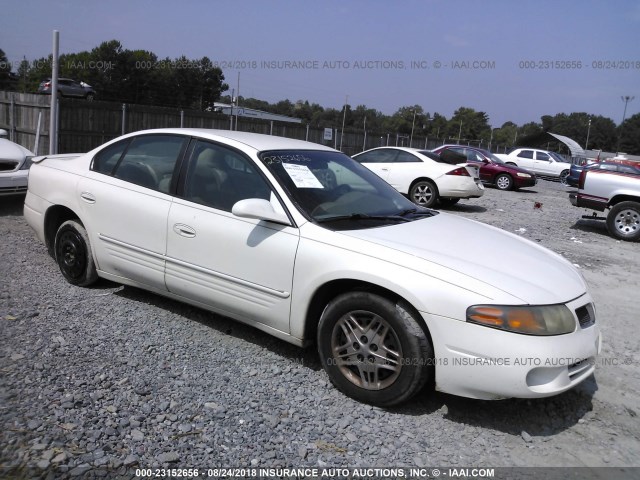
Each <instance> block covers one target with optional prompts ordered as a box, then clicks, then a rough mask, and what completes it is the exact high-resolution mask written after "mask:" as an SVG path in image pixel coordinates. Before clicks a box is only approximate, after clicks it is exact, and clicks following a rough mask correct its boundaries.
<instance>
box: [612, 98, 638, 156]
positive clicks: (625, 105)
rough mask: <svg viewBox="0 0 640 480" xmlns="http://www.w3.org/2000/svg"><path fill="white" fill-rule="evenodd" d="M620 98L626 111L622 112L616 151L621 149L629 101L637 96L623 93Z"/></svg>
mask: <svg viewBox="0 0 640 480" xmlns="http://www.w3.org/2000/svg"><path fill="white" fill-rule="evenodd" d="M620 98H621V99H622V101H623V102H624V112H623V113H622V122H621V123H620V135H618V147H617V148H616V153H618V152H619V151H620V142H621V141H622V124H623V123H624V121H625V119H626V118H627V105H629V102H631V101H633V99H634V98H636V97H632V96H629V95H623V96H622V97H620Z"/></svg>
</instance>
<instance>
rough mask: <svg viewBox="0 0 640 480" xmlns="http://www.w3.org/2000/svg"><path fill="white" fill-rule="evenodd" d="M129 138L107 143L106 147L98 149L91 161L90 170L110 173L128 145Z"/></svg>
mask: <svg viewBox="0 0 640 480" xmlns="http://www.w3.org/2000/svg"><path fill="white" fill-rule="evenodd" d="M129 142H130V139H126V140H123V141H121V142H116V143H114V144H113V145H109V146H108V147H107V148H105V149H103V150H100V151H99V152H98V153H97V154H96V156H95V157H93V162H92V163H91V170H93V171H95V172H100V173H106V174H107V175H111V174H112V173H113V169H114V168H115V166H116V164H117V163H118V160H120V157H121V156H122V154H123V153H124V150H125V149H126V148H127V145H129Z"/></svg>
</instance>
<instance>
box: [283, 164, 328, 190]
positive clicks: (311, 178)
mask: <svg viewBox="0 0 640 480" xmlns="http://www.w3.org/2000/svg"><path fill="white" fill-rule="evenodd" d="M282 166H283V167H284V169H285V170H286V171H287V173H288V174H289V177H291V180H293V183H294V184H295V186H296V187H298V188H324V186H323V185H322V184H321V183H320V180H318V178H317V177H316V176H315V175H314V174H313V172H312V171H311V170H309V167H307V166H306V165H297V164H295V163H283V164H282Z"/></svg>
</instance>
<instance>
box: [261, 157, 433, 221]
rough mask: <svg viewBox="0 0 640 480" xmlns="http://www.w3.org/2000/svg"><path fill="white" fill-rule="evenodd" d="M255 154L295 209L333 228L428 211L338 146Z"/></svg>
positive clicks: (423, 214)
mask: <svg viewBox="0 0 640 480" xmlns="http://www.w3.org/2000/svg"><path fill="white" fill-rule="evenodd" d="M260 159H261V160H262V162H263V163H264V164H265V165H266V167H267V168H268V169H269V170H270V171H271V172H272V173H273V175H274V176H275V177H276V178H277V180H278V181H279V182H280V184H281V185H282V186H283V188H284V189H285V190H286V191H287V192H288V193H289V196H290V197H291V199H292V200H293V201H294V202H295V204H296V205H297V206H298V208H299V209H300V211H301V212H302V213H303V214H305V216H307V217H308V218H309V219H311V220H312V221H314V222H316V223H318V224H322V225H323V226H326V227H327V228H331V229H334V230H347V229H361V228H371V227H377V226H382V225H389V224H395V223H402V222H407V221H412V220H417V219H419V218H425V217H428V216H432V215H434V214H436V213H437V212H433V211H431V210H428V209H425V208H422V207H418V206H417V205H415V204H413V203H412V202H410V201H409V200H407V199H406V198H405V197H403V196H402V195H401V194H400V193H398V191H396V190H395V189H394V188H393V187H392V186H391V185H389V184H388V183H386V182H385V181H384V180H382V179H381V178H380V177H378V176H377V175H376V174H374V173H373V172H371V171H370V170H369V169H367V168H366V167H363V166H362V165H360V164H359V163H358V162H356V161H354V160H353V159H351V158H349V157H348V156H346V155H344V154H343V153H340V152H331V151H319V150H278V151H268V152H262V153H261V154H260Z"/></svg>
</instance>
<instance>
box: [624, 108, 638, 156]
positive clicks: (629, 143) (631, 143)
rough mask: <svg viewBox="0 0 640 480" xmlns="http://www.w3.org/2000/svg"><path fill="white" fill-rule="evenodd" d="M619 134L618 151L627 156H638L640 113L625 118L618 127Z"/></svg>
mask: <svg viewBox="0 0 640 480" xmlns="http://www.w3.org/2000/svg"><path fill="white" fill-rule="evenodd" d="M619 133H620V148H619V150H620V151H621V152H625V153H628V154H629V155H640V113H636V114H635V115H633V116H631V117H629V118H627V119H626V120H625V121H624V123H623V124H622V125H620V130H619Z"/></svg>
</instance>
